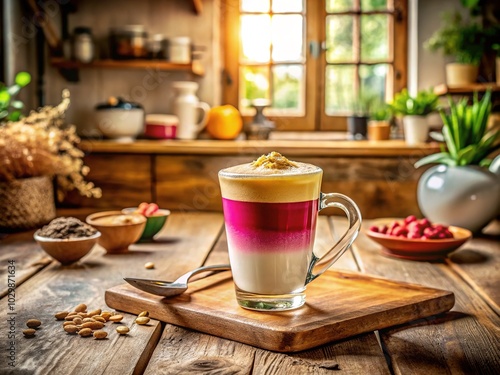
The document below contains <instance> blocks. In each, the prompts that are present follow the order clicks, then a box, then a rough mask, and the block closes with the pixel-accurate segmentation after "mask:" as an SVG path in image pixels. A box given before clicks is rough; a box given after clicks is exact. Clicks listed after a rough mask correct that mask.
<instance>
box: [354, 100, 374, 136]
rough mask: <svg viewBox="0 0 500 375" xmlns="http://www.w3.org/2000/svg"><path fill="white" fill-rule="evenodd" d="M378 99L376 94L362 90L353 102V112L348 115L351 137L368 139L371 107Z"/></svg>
mask: <svg viewBox="0 0 500 375" xmlns="http://www.w3.org/2000/svg"><path fill="white" fill-rule="evenodd" d="M375 100H376V96H375V95H374V94H371V93H368V92H363V91H360V92H359V94H358V96H357V97H355V98H354V101H353V102H352V113H351V115H349V116H347V133H348V134H349V138H350V139H354V140H361V139H366V135H367V130H368V119H369V117H370V111H371V107H372V105H373V103H374V101H375Z"/></svg>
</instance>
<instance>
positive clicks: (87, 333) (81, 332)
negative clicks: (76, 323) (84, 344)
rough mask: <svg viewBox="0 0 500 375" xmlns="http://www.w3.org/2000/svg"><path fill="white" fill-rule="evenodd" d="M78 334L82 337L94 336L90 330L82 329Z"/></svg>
mask: <svg viewBox="0 0 500 375" xmlns="http://www.w3.org/2000/svg"><path fill="white" fill-rule="evenodd" d="M78 334H79V335H80V336H82V337H88V336H92V330H91V329H90V328H82V329H81V330H80V331H79V332H78Z"/></svg>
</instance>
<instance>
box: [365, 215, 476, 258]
mask: <svg viewBox="0 0 500 375" xmlns="http://www.w3.org/2000/svg"><path fill="white" fill-rule="evenodd" d="M366 235H367V236H368V237H369V238H371V239H372V240H373V241H375V242H377V243H378V244H380V245H382V254H384V255H388V256H391V257H395V258H401V259H410V260H426V261H429V260H440V259H443V258H445V257H446V256H447V255H448V254H449V253H451V252H452V251H454V250H456V249H458V248H459V247H460V246H462V245H463V244H464V243H465V242H466V241H467V240H468V239H469V238H471V236H472V233H471V232H470V231H469V230H467V229H464V228H459V227H454V226H448V225H444V224H439V223H432V222H431V221H429V220H428V219H426V218H423V219H418V218H417V217H416V216H414V215H410V216H408V217H406V218H405V219H403V220H395V219H378V220H374V221H373V224H372V225H371V226H370V228H369V229H368V230H367V231H366Z"/></svg>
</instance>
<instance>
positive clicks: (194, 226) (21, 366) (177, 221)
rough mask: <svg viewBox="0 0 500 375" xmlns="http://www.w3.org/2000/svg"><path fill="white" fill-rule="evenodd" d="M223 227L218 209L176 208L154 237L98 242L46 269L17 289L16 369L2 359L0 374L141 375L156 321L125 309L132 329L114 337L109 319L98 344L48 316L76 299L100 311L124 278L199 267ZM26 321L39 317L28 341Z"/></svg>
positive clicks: (1, 329)
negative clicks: (128, 243)
mask: <svg viewBox="0 0 500 375" xmlns="http://www.w3.org/2000/svg"><path fill="white" fill-rule="evenodd" d="M221 227H222V216H221V215H220V214H214V213H190V214H188V215H186V214H182V213H174V214H172V215H171V216H170V217H169V219H168V221H167V224H166V226H165V227H164V228H163V230H162V232H161V235H160V238H159V241H158V242H154V243H149V244H148V243H144V244H142V243H141V244H136V245H133V247H132V248H131V251H130V252H129V253H127V254H120V255H105V251H104V250H103V249H102V248H100V247H98V246H97V247H95V248H94V249H93V250H92V252H91V254H89V255H88V256H86V257H84V258H83V259H82V261H81V262H79V263H76V264H74V265H72V266H67V267H62V266H60V265H59V264H56V263H53V264H51V265H50V266H49V267H46V268H45V269H44V270H42V271H41V272H39V273H37V274H36V275H35V276H33V277H31V278H30V279H29V280H27V281H26V282H25V283H24V284H22V285H21V286H19V287H18V288H17V290H16V301H15V312H16V315H15V319H16V367H15V368H11V367H8V365H7V363H6V362H4V361H1V362H0V373H2V374H8V373H12V374H19V373H29V374H71V373H73V374H92V375H93V374H134V373H142V372H143V371H144V368H145V367H146V365H147V362H148V360H149V357H150V355H151V353H152V351H153V349H154V347H155V346H156V343H157V341H158V339H159V338H160V335H161V332H162V328H161V325H160V323H159V322H158V321H155V320H152V321H151V322H150V323H149V325H148V326H138V325H136V324H134V323H133V321H134V318H135V317H134V316H133V315H130V314H125V313H124V317H125V318H124V323H122V324H126V325H128V326H129V327H130V328H131V332H130V334H129V335H128V336H124V337H119V336H118V335H117V334H116V332H114V328H115V327H114V326H113V325H110V324H108V325H107V327H106V328H105V330H107V331H109V336H108V339H106V340H102V341H96V340H93V339H91V338H89V339H85V338H80V337H78V336H76V337H75V336H71V335H67V334H66V333H65V332H63V331H62V328H61V322H59V321H55V319H54V314H55V313H56V312H57V311H61V310H65V309H71V308H73V307H74V306H76V305H77V304H79V303H82V302H83V303H86V304H87V305H88V306H89V308H103V309H106V305H105V302H104V291H105V290H106V289H107V288H110V287H112V286H113V285H117V284H120V283H122V282H123V277H126V276H136V277H152V278H174V277H175V276H178V275H180V274H182V273H183V272H186V271H187V270H189V269H192V268H195V267H197V266H200V265H201V264H202V263H203V262H204V260H205V258H206V257H207V254H208V253H209V252H210V251H211V248H212V246H213V243H214V242H215V240H216V239H217V237H218V236H219V234H220V231H221ZM1 251H6V252H8V251H10V248H9V247H8V246H6V247H2V250H1ZM14 256H15V255H14ZM148 261H152V262H154V264H155V269H153V270H147V269H145V268H144V264H145V263H146V262H148ZM34 291H36V292H34ZM4 302H5V297H4V298H3V300H2V303H4ZM108 309H109V308H108ZM30 318H37V319H40V320H41V321H42V326H41V328H40V329H39V330H38V331H37V334H36V336H35V337H34V338H31V339H27V338H24V337H22V333H21V332H22V330H23V329H24V328H26V327H25V326H24V323H25V322H26V321H27V320H28V319H30ZM23 326H24V328H23ZM115 326H116V325H115ZM7 329H8V327H7V319H2V321H1V322H0V336H1V337H7ZM2 345H4V342H2ZM35 354H36V355H35Z"/></svg>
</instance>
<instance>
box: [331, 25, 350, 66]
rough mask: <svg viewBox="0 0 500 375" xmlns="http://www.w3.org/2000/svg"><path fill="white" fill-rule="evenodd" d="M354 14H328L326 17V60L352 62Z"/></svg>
mask: <svg viewBox="0 0 500 375" xmlns="http://www.w3.org/2000/svg"><path fill="white" fill-rule="evenodd" d="M353 25H354V17H352V16H328V17H327V18H326V48H327V52H326V61H327V62H340V61H344V62H346V61H347V62H350V61H353V59H354V55H353V54H354V49H353V45H352V42H353Z"/></svg>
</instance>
